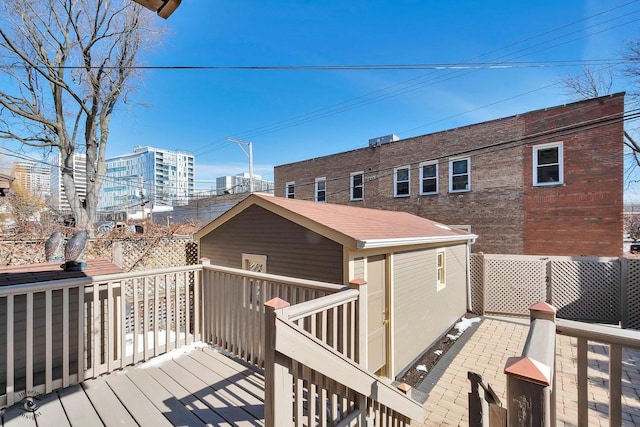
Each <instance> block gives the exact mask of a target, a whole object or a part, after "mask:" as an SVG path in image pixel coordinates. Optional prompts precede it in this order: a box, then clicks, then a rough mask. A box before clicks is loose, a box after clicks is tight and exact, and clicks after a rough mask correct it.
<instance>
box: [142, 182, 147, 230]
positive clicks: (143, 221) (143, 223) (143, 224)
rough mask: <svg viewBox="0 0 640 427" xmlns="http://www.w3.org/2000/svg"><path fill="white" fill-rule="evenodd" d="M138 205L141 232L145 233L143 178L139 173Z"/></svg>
mask: <svg viewBox="0 0 640 427" xmlns="http://www.w3.org/2000/svg"><path fill="white" fill-rule="evenodd" d="M140 205H141V206H142V233H143V234H144V233H145V231H146V230H145V229H146V228H147V227H146V225H147V224H146V221H145V215H144V178H143V177H142V175H140Z"/></svg>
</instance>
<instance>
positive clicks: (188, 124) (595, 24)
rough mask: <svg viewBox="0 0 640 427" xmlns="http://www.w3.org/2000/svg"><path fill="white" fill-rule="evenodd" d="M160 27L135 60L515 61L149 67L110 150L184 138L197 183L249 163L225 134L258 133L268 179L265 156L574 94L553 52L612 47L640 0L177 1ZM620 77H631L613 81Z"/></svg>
mask: <svg viewBox="0 0 640 427" xmlns="http://www.w3.org/2000/svg"><path fill="white" fill-rule="evenodd" d="M149 13H151V12H149ZM157 19H161V18H157ZM163 25H166V27H167V30H168V34H167V35H166V36H165V39H164V42H163V45H162V46H160V47H159V48H156V49H155V50H154V51H153V52H150V53H146V54H145V55H144V57H143V58H141V62H142V65H149V66H267V65H275V66H293V65H297V66H312V65H314V66H315V65H335V66H340V65H362V64H365V65H366V64H463V63H465V62H469V61H471V62H490V63H505V62H506V63H507V65H508V66H507V67H504V68H480V69H455V68H450V67H445V68H444V69H422V70H408V69H402V70H310V69H296V70H238V69H218V70H211V69H205V70H202V69H200V70H184V69H182V70H180V69H155V70H147V71H145V72H144V74H143V75H142V77H141V79H140V83H139V89H138V90H137V92H136V93H135V94H134V96H133V97H132V98H131V99H129V100H128V102H127V104H120V105H119V106H118V108H117V110H116V112H115V114H114V116H113V119H112V126H111V134H110V142H109V145H108V149H107V154H108V155H109V156H113V155H116V154H122V153H126V152H130V151H132V149H133V146H134V145H150V146H155V147H160V148H167V149H184V150H189V151H192V152H193V153H194V154H195V155H196V185H197V187H198V188H211V186H212V185H214V184H213V183H212V181H214V180H215V178H216V177H218V176H223V175H228V174H236V173H242V172H247V171H248V160H247V157H246V156H245V154H244V153H243V152H242V151H241V150H240V148H239V147H238V146H237V145H235V144H233V143H229V142H227V141H226V140H225V138H226V137H227V136H229V137H232V138H237V139H240V140H244V141H251V142H253V150H254V164H255V173H257V174H260V175H262V176H263V177H264V178H266V179H273V166H274V165H278V164H284V163H289V162H294V161H298V160H302V159H307V158H311V157H317V156H322V155H327V154H331V153H335V152H340V151H345V150H349V149H354V148H359V147H363V146H366V145H367V144H368V140H369V139H370V138H374V137H378V136H382V135H387V134H391V133H395V134H396V135H398V136H399V137H401V138H407V137H411V136H416V135H421V134H425V133H430V132H433V131H438V130H443V129H449V128H453V127H457V126H462V125H467V124H471V123H477V122H482V121H486V120H491V119H496V118H500V117H504V116H509V115H513V114H518V113H523V112H526V111H530V110H533V109H538V108H544V107H549V106H553V105H558V104H563V103H566V102H569V101H571V99H570V98H569V97H568V96H566V95H565V94H564V89H563V88H562V87H560V86H559V85H557V83H558V82H559V81H560V80H562V78H564V77H565V76H566V75H567V73H569V72H574V73H576V72H579V70H580V66H575V65H574V66H572V67H561V66H553V65H554V64H556V63H555V62H553V61H568V60H589V61H591V60H602V59H609V58H618V57H619V55H620V52H621V50H622V47H623V45H624V42H625V41H626V40H630V39H634V38H637V37H638V36H639V35H640V31H639V30H640V1H629V0H627V1H624V0H608V1H575V0H567V1H560V2H559V1H547V0H538V1H536V2H513V1H502V0H500V1H498V0H487V1H484V2H477V1H470V0H467V1H464V0H460V1H437V2H436V1H424V0H420V1H418V0H416V1H409V0H404V1H402V0H400V1H398V0H396V1H371V0H370V1H359V0H355V1H348V2H346V1H333V0H325V1H321V2H320V1H310V0H298V1H270V2H264V1H256V0H240V1H234V2H221V1H213V0H200V1H198V0H184V1H183V2H182V5H181V6H180V7H179V8H178V10H177V11H176V12H175V13H174V14H173V15H172V16H171V17H170V18H169V19H168V20H167V21H166V22H163ZM514 62H526V63H528V65H530V64H536V65H537V66H535V67H533V66H523V65H518V64H515V65H514ZM602 66H603V65H598V67H602ZM620 90H629V88H627V87H625V84H624V82H622V81H616V82H615V87H614V91H620ZM634 125H635V124H634V123H629V124H628V127H630V128H631V129H633V127H634ZM635 126H637V125H635ZM636 193H637V194H638V195H640V189H638V190H637V191H636V190H635V188H632V189H630V190H629V194H630V195H636Z"/></svg>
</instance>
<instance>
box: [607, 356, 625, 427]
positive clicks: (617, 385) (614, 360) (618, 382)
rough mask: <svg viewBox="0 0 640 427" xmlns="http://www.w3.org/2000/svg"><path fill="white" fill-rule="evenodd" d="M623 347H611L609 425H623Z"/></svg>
mask: <svg viewBox="0 0 640 427" xmlns="http://www.w3.org/2000/svg"><path fill="white" fill-rule="evenodd" d="M621 399H622V346H620V345H619V344H611V345H610V346H609V425H611V426H619V425H622V402H621Z"/></svg>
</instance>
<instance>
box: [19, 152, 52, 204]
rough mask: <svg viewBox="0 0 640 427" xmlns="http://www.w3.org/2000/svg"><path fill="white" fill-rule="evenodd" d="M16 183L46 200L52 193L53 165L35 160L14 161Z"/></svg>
mask: <svg viewBox="0 0 640 427" xmlns="http://www.w3.org/2000/svg"><path fill="white" fill-rule="evenodd" d="M13 177H14V178H15V181H14V184H18V185H20V187H22V188H23V189H24V190H26V191H27V192H28V193H29V194H32V195H35V196H38V197H40V198H41V199H42V200H46V199H48V198H49V197H50V195H51V167H49V166H40V165H38V164H37V163H35V162H22V161H20V162H13Z"/></svg>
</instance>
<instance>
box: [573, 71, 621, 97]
mask: <svg viewBox="0 0 640 427" xmlns="http://www.w3.org/2000/svg"><path fill="white" fill-rule="evenodd" d="M562 84H563V86H564V89H565V95H567V96H569V97H571V98H573V99H576V100H581V99H589V98H597V97H599V96H604V95H609V94H610V93H611V88H612V87H613V72H612V71H611V67H606V68H601V69H595V68H593V67H584V68H583V69H582V73H580V74H571V73H569V75H568V76H567V77H566V78H565V79H564V80H563V81H562Z"/></svg>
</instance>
